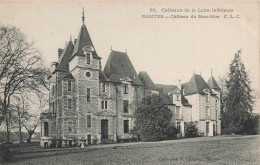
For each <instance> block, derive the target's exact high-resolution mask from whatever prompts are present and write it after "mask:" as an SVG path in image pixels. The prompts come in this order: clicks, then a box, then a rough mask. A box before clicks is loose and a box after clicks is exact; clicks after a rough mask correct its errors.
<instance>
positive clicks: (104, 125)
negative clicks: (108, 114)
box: [101, 120, 108, 139]
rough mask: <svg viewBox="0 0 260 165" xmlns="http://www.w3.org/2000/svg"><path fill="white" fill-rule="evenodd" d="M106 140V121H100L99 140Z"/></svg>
mask: <svg viewBox="0 0 260 165" xmlns="http://www.w3.org/2000/svg"><path fill="white" fill-rule="evenodd" d="M107 138H108V120H101V139H107Z"/></svg>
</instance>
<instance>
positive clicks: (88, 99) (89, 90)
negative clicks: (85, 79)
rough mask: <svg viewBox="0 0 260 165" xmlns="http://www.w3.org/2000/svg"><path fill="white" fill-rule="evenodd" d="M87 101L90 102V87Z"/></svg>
mask: <svg viewBox="0 0 260 165" xmlns="http://www.w3.org/2000/svg"><path fill="white" fill-rule="evenodd" d="M87 102H90V88H87Z"/></svg>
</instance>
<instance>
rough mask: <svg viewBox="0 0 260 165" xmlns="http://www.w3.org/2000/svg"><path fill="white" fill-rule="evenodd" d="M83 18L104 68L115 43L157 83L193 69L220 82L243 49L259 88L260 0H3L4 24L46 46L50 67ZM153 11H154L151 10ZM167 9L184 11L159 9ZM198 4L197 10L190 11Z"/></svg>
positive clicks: (185, 75)
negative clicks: (152, 16) (205, 0)
mask: <svg viewBox="0 0 260 165" xmlns="http://www.w3.org/2000/svg"><path fill="white" fill-rule="evenodd" d="M82 7H84V8H85V17H86V18H85V23H86V26H87V29H88V31H89V33H90V36H91V39H92V41H93V43H94V46H95V48H96V51H97V53H98V55H99V56H101V57H102V66H103V67H104V65H105V63H106V60H107V58H108V55H109V52H110V49H111V46H112V49H113V50H117V51H122V52H125V51H126V49H127V53H128V55H129V57H130V59H131V61H132V63H133V65H134V67H135V69H136V71H137V72H139V71H147V72H148V74H149V75H150V77H151V78H152V79H153V81H154V82H155V83H163V84H175V80H176V79H181V80H182V82H183V83H184V82H187V81H189V79H190V78H191V76H192V74H193V72H195V73H197V74H200V73H201V75H202V76H203V77H204V79H205V81H207V80H208V77H209V76H210V74H211V69H213V75H214V76H215V78H216V79H218V77H219V76H221V75H223V74H224V73H225V72H228V69H229V64H230V63H231V60H232V59H233V57H234V54H235V53H236V52H237V51H238V50H239V49H243V50H242V60H243V61H244V63H245V67H246V69H247V70H248V71H249V73H250V78H251V80H252V87H253V88H254V89H255V90H257V87H259V63H260V60H259V45H260V44H259V19H260V17H259V4H258V3H257V2H256V1H255V2H246V3H243V2H240V3H238V2H236V3H227V2H225V3H220V2H211V3H198V2H196V3H195V2H189V3H188V2H160V3H159V2H157V3H155V2H153V3H151V2H150V3H149V2H142V3H141V2H138V3H137V2H125V3H122V2H102V3H101V2H84V3H82V2H37V3H36V2H35V3H32V2H23V3H17V2H16V3H15V2H12V3H10V2H1V3H0V21H1V22H0V23H1V24H9V25H15V26H17V27H19V28H20V29H21V31H22V32H24V33H25V34H26V35H28V37H29V39H30V40H34V41H35V42H36V46H37V47H38V48H39V49H40V50H41V51H42V55H43V57H44V59H45V61H46V64H47V65H49V66H50V63H51V62H52V61H57V57H58V55H57V52H58V51H57V50H58V48H64V46H65V41H68V40H69V38H70V35H72V39H73V40H74V39H75V38H77V36H78V33H79V30H80V27H81V25H82V19H81V16H82ZM150 8H155V9H156V11H157V12H156V13H153V12H149V10H150ZM161 8H171V9H183V12H180V13H174V12H170V13H169V12H168V13H165V12H161ZM185 8H187V9H190V10H191V9H192V8H194V9H195V10H196V12H194V13H191V12H188V13H187V12H186V13H185V12H184V9H185ZM198 8H200V10H203V9H204V8H207V9H211V8H215V9H216V8H221V9H222V8H226V9H233V10H234V11H233V12H232V13H228V17H230V14H231V15H232V16H237V15H239V17H240V18H226V19H224V18H223V16H224V14H226V13H212V12H210V13H207V12H206V13H205V12H198V10H199V9H198ZM150 14H159V15H160V14H163V15H164V16H170V15H188V16H190V15H192V14H193V15H213V14H215V15H220V17H221V18H219V19H207V18H200V19H198V18H197V19H191V18H188V19H184V18H175V19H174V18H169V19H148V18H146V19H144V18H142V15H150Z"/></svg>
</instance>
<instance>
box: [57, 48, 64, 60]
mask: <svg viewBox="0 0 260 165" xmlns="http://www.w3.org/2000/svg"><path fill="white" fill-rule="evenodd" d="M62 52H63V49H61V48H59V49H58V57H59V58H60V55H61V53H62Z"/></svg>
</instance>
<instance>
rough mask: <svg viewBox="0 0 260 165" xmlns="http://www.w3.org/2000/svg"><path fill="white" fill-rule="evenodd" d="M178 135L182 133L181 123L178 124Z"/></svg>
mask: <svg viewBox="0 0 260 165" xmlns="http://www.w3.org/2000/svg"><path fill="white" fill-rule="evenodd" d="M177 133H181V122H177Z"/></svg>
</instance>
